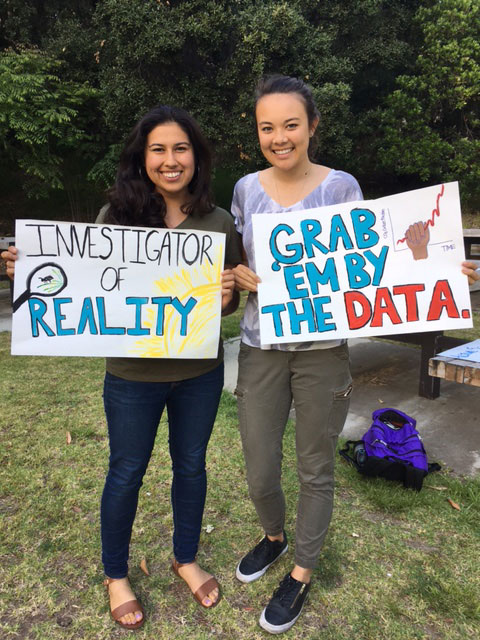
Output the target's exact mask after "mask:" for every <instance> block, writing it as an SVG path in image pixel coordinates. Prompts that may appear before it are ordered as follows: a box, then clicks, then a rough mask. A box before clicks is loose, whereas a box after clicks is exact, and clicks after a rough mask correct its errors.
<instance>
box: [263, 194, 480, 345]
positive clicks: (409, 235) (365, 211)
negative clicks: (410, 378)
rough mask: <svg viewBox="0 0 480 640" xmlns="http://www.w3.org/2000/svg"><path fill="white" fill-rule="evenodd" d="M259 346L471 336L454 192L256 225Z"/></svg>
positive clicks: (267, 218)
mask: <svg viewBox="0 0 480 640" xmlns="http://www.w3.org/2000/svg"><path fill="white" fill-rule="evenodd" d="M253 237H254V245H255V259H256V270H257V274H258V275H259V277H260V278H261V280H262V282H261V283H260V284H259V286H258V306H259V319H260V336H261V342H262V344H275V343H277V344H278V343H285V342H302V341H312V340H331V339H338V338H350V337H362V336H387V335H389V334H390V335H391V334H398V333H414V332H419V331H433V330H445V329H460V328H468V327H471V326H472V313H471V305H470V293H469V289H468V281H467V278H466V276H465V275H463V274H462V273H461V267H460V265H461V262H462V261H463V260H465V252H464V245H463V233H462V220H461V211H460V199H459V193H458V183H456V182H453V183H448V184H444V185H439V186H434V187H427V188H424V189H418V190H416V191H409V192H407V193H400V194H398V195H394V196H389V197H386V198H379V199H377V200H364V201H359V202H349V203H344V204H339V205H332V206H328V207H321V208H317V209H309V210H304V211H289V212H284V213H271V214H256V215H253Z"/></svg>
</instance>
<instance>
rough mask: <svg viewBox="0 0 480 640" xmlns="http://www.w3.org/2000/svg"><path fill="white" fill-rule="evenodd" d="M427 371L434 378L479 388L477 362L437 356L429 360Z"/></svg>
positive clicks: (479, 372)
mask: <svg viewBox="0 0 480 640" xmlns="http://www.w3.org/2000/svg"><path fill="white" fill-rule="evenodd" d="M466 346H468V343H467V344H466ZM428 371H429V374H430V375H431V376H434V377H436V378H443V379H444V380H450V381H452V382H460V383H462V384H470V385H472V386H474V387H480V362H477V361H473V360H462V359H460V358H455V357H452V356H447V355H445V356H442V355H437V356H435V357H434V358H430V360H429V365H428Z"/></svg>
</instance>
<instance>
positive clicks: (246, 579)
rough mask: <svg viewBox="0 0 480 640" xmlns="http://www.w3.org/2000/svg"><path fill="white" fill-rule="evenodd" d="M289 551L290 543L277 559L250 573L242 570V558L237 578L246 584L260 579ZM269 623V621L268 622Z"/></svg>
mask: <svg viewBox="0 0 480 640" xmlns="http://www.w3.org/2000/svg"><path fill="white" fill-rule="evenodd" d="M287 551H288V544H287V546H286V547H285V549H283V550H282V551H281V552H280V553H279V554H278V556H277V557H276V558H275V560H273V561H272V562H270V564H267V566H266V567H263V569H261V570H260V571H257V572H256V573H250V574H248V575H246V574H244V573H242V572H241V571H240V563H241V562H242V561H241V560H240V562H239V563H238V565H237V570H236V571H235V576H236V578H237V580H240V582H243V583H245V584H248V583H249V582H253V581H254V580H258V578H261V577H262V576H263V574H264V573H265V572H266V571H267V569H268V568H269V567H271V566H272V564H274V563H275V562H276V561H277V560H278V559H279V558H281V557H282V556H283V554H284V553H287ZM267 624H268V623H267Z"/></svg>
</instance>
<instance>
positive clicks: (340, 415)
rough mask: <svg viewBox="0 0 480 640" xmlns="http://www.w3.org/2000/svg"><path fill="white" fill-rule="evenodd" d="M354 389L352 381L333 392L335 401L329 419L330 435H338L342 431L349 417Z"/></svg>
mask: <svg viewBox="0 0 480 640" xmlns="http://www.w3.org/2000/svg"><path fill="white" fill-rule="evenodd" d="M352 390H353V385H352V382H351V381H350V382H349V383H348V384H347V386H345V387H343V388H341V389H338V390H336V391H334V392H333V403H332V408H331V410H330V416H329V420H328V435H329V436H338V435H339V434H340V432H341V431H342V429H343V426H344V424H345V420H346V419H347V414H348V408H349V406H350V396H351V394H352Z"/></svg>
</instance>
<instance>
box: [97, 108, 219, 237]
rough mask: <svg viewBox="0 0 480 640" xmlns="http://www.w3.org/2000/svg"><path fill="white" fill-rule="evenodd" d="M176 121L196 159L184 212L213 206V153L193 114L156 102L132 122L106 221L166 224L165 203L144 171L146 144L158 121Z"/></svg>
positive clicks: (109, 194)
mask: <svg viewBox="0 0 480 640" xmlns="http://www.w3.org/2000/svg"><path fill="white" fill-rule="evenodd" d="M168 122H175V123H177V124H178V126H179V127H181V129H183V131H184V132H185V133H186V134H187V136H188V138H189V140H190V142H191V144H192V147H193V155H194V159H195V165H196V166H195V173H194V174H193V178H192V180H191V182H190V184H189V185H188V190H189V192H190V194H191V198H190V200H189V202H186V203H185V204H183V205H182V207H181V209H182V211H183V213H186V214H187V215H190V214H192V213H196V214H199V215H204V214H206V213H210V212H211V211H212V210H213V209H214V204H213V198H212V194H211V191H210V179H211V168H212V154H211V152H210V148H209V145H208V143H207V141H206V139H205V137H204V136H203V134H202V132H201V131H200V127H199V126H198V124H197V122H196V121H195V120H194V118H192V116H191V115H190V114H189V113H187V112H186V111H184V110H183V109H179V108H177V107H170V106H168V105H158V106H157V107H154V108H153V109H151V111H149V112H148V113H147V114H145V115H144V116H143V117H142V118H141V119H140V120H139V121H138V122H137V124H136V125H135V126H134V128H133V129H132V132H131V133H130V135H129V137H128V138H127V141H126V143H125V146H124V148H123V151H122V153H121V155H120V162H119V165H118V171H117V178H116V180H115V184H114V185H113V187H112V188H111V189H110V191H109V192H108V200H109V205H110V206H109V208H108V212H107V214H106V218H105V222H109V223H115V224H131V225H138V226H143V227H165V214H166V205H165V200H164V199H163V196H162V195H161V194H160V193H158V192H157V191H155V186H154V184H153V182H152V181H151V180H150V178H149V177H148V176H147V174H146V171H145V147H146V143H147V137H148V134H149V133H150V132H151V131H152V130H153V129H155V127H157V126H158V125H161V124H166V123H168Z"/></svg>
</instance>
